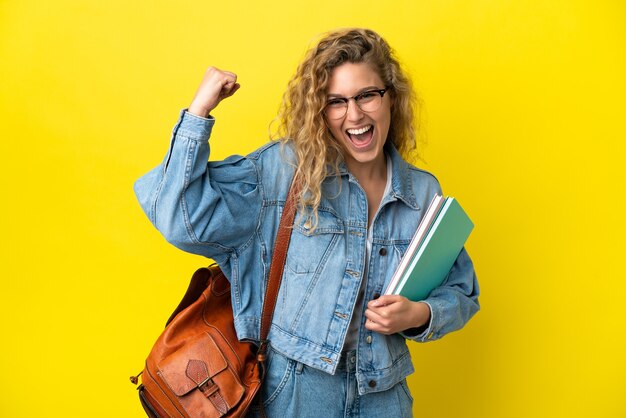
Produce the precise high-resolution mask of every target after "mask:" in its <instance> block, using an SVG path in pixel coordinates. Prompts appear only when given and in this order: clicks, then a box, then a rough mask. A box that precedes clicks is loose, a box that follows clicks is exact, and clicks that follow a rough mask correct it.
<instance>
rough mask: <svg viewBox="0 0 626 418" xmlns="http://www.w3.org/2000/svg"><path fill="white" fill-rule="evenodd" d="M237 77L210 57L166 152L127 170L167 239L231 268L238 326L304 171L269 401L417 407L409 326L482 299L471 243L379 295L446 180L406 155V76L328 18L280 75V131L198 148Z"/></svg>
mask: <svg viewBox="0 0 626 418" xmlns="http://www.w3.org/2000/svg"><path fill="white" fill-rule="evenodd" d="M238 89H239V84H238V83H237V77H236V75H235V74H233V73H231V72H228V71H221V70H219V69H217V68H213V67H211V68H209V69H208V70H207V72H206V74H205V77H204V79H203V80H202V83H201V84H200V87H199V88H198V91H197V93H196V95H195V97H194V99H193V101H192V102H191V105H190V106H189V109H187V110H184V111H183V112H182V113H181V116H180V119H179V121H178V123H177V125H176V127H175V128H174V133H173V139H172V142H171V145H170V148H169V152H168V153H167V155H166V157H165V159H164V161H163V163H162V164H161V165H159V166H158V167H157V168H155V169H154V170H152V171H151V172H149V173H148V174H146V175H145V176H144V177H142V178H141V179H139V180H138V181H137V183H136V185H135V190H136V193H137V196H138V198H139V201H140V203H141V205H142V207H143V209H144V211H145V212H146V214H147V215H148V217H149V218H150V220H151V221H152V223H153V224H154V225H155V226H156V227H157V228H158V229H159V231H161V233H162V234H163V235H164V236H165V238H166V239H167V240H168V241H169V242H171V243H172V244H174V245H175V246H177V247H179V248H181V249H183V250H185V251H189V252H193V253H196V254H201V255H203V256H206V257H209V258H212V259H213V260H215V261H216V262H217V263H218V264H219V265H220V267H221V268H222V270H223V271H224V273H225V275H226V276H227V277H228V278H229V280H230V281H231V290H232V298H233V310H234V315H235V328H236V329H237V334H238V336H239V338H240V339H242V340H252V341H254V340H258V335H259V326H260V321H259V319H260V313H261V309H262V303H263V301H262V298H263V295H264V290H265V281H266V279H267V276H268V271H269V263H270V260H271V258H272V249H273V244H274V239H275V235H276V231H277V228H278V222H279V219H280V216H281V213H282V208H283V207H284V203H285V199H286V196H287V192H288V190H289V187H290V185H291V183H292V180H293V179H294V178H298V179H299V180H300V181H301V183H302V184H303V188H302V192H301V195H300V197H299V209H298V214H297V216H296V220H295V223H294V226H293V231H292V238H291V243H290V246H289V250H288V255H287V262H286V266H285V271H284V276H283V280H282V284H281V289H280V293H279V297H278V302H277V304H276V309H275V312H274V318H273V323H272V326H271V330H270V335H269V339H270V341H271V348H270V350H269V355H268V372H267V375H266V379H265V382H264V385H263V388H262V393H261V395H260V396H261V398H262V401H263V403H264V405H265V411H266V414H267V415H268V416H269V417H274V416H286V417H309V416H311V417H348V416H359V417H369V416H372V417H381V416H384V417H408V416H411V415H412V412H411V409H412V400H413V399H412V397H411V395H410V393H409V390H408V388H407V385H406V381H405V378H406V376H407V375H409V374H410V373H412V372H413V365H412V362H411V358H410V354H409V351H408V348H407V345H406V342H405V341H406V339H412V340H415V341H420V342H425V341H431V340H435V339H438V338H441V337H442V336H443V335H445V334H447V333H449V332H451V331H454V330H457V329H459V328H461V327H463V325H464V324H465V323H466V322H467V321H468V320H469V319H470V318H471V317H472V316H473V315H474V314H475V313H476V312H477V311H478V309H479V305H478V284H477V282H476V276H475V274H474V269H473V266H472V262H471V260H470V258H469V257H468V255H467V253H466V251H465V250H462V251H461V253H460V254H459V256H458V258H457V260H456V262H455V264H454V266H453V267H452V269H451V271H450V273H449V275H448V277H447V279H446V280H445V282H444V283H443V284H442V285H441V286H440V287H438V288H437V289H435V290H434V291H433V292H432V293H431V294H430V296H429V297H428V298H427V299H426V300H423V301H419V302H413V301H410V300H408V299H406V298H404V297H401V296H391V295H383V296H381V293H383V291H384V289H385V287H386V285H387V283H388V282H389V280H390V279H391V276H392V274H393V272H394V270H395V268H396V266H397V265H398V263H399V262H400V259H401V257H402V255H403V253H404V251H405V250H406V248H407V246H408V244H409V242H410V240H411V238H412V236H413V233H414V232H415V230H416V229H417V225H418V223H419V221H420V220H421V218H422V216H423V214H424V212H425V209H426V207H427V205H428V204H429V202H430V200H431V199H432V197H433V195H434V194H435V193H441V190H440V187H439V184H438V182H437V180H436V179H435V178H434V177H433V176H432V175H431V174H429V173H427V172H424V171H422V170H419V169H417V168H415V167H413V166H412V165H410V164H409V163H407V162H406V161H405V160H404V159H403V157H402V155H403V154H404V155H406V154H407V153H408V152H410V151H411V150H413V149H414V148H415V131H414V127H413V122H414V109H413V106H414V103H415V100H414V93H413V91H412V89H411V86H410V83H409V81H408V79H407V76H406V75H405V74H404V73H403V71H402V70H401V68H400V66H399V64H398V61H397V60H396V59H395V58H394V56H393V53H392V51H391V49H390V47H389V45H388V44H387V43H386V42H385V41H384V40H383V39H382V38H381V37H380V36H379V35H378V34H376V33H375V32H373V31H371V30H365V29H349V30H339V31H335V32H332V33H329V34H327V35H326V36H325V37H324V38H323V39H322V40H321V41H320V42H319V43H318V44H317V46H315V47H314V48H312V49H311V50H310V51H309V52H308V54H307V55H306V57H305V59H304V61H303V62H302V63H301V64H300V66H299V68H298V70H297V72H296V74H295V76H294V77H293V79H292V80H291V81H290V83H289V85H288V88H287V91H286V93H285V96H284V100H283V106H282V109H281V112H280V115H279V119H280V121H281V129H282V134H283V136H282V138H281V139H280V140H278V141H272V142H270V143H268V144H267V145H265V146H264V147H262V148H260V149H259V150H257V151H255V152H253V153H252V154H250V155H248V156H246V157H242V156H232V157H230V158H227V159H226V160H224V161H217V162H209V163H207V160H208V158H209V149H210V147H209V142H208V139H209V137H210V134H211V129H212V127H213V124H214V123H215V120H214V119H213V118H212V117H211V116H210V114H211V111H212V110H213V109H215V107H216V106H218V105H219V103H220V102H221V101H222V100H224V99H226V98H228V97H230V96H232V95H233V94H234V93H235V92H236V91H237V90H238ZM212 141H213V140H212ZM251 414H254V413H251Z"/></svg>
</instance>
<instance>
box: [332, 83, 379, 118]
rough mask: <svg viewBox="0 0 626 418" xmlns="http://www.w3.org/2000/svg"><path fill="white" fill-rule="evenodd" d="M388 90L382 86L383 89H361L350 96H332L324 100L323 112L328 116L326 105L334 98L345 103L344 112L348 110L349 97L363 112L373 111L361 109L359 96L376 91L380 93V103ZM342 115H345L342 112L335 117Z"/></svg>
mask: <svg viewBox="0 0 626 418" xmlns="http://www.w3.org/2000/svg"><path fill="white" fill-rule="evenodd" d="M388 90H389V89H388V88H384V89H372V90H366V91H363V92H361V93H359V94H355V95H354V96H352V97H333V98H332V99H330V100H328V101H327V102H326V105H325V106H324V114H325V115H326V116H328V113H327V111H326V109H327V108H328V105H329V104H330V103H331V102H332V101H334V100H339V101H341V102H343V103H344V104H345V105H346V106H345V109H346V112H347V111H348V106H349V103H350V99H352V100H354V103H355V104H356V106H357V107H358V108H359V109H360V110H361V111H362V112H365V113H368V112H374V111H375V110H369V111H368V110H363V109H361V106H360V105H359V99H360V98H361V96H363V95H365V94H370V93H378V94H380V98H381V103H382V98H383V97H385V93H386V92H387V91H388ZM344 116H345V113H344V114H343V115H342V116H340V117H337V118H335V119H340V118H342V117H344Z"/></svg>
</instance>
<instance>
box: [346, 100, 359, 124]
mask: <svg viewBox="0 0 626 418" xmlns="http://www.w3.org/2000/svg"><path fill="white" fill-rule="evenodd" d="M346 117H347V119H348V120H350V121H357V120H359V119H361V118H362V117H363V111H362V110H361V108H360V107H359V106H358V105H357V104H356V101H355V100H354V99H350V100H348V109H347V110H346Z"/></svg>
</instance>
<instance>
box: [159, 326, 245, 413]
mask: <svg viewBox="0 0 626 418" xmlns="http://www.w3.org/2000/svg"><path fill="white" fill-rule="evenodd" d="M158 367H159V371H158V374H159V375H160V376H161V378H162V379H163V381H165V383H166V384H167V385H168V386H169V388H170V389H171V390H172V392H173V393H174V394H175V395H176V396H178V397H179V401H180V403H181V404H182V405H183V407H185V409H187V406H191V405H192V404H193V405H197V404H198V403H202V402H206V401H207V400H208V401H209V402H210V403H211V404H212V405H213V407H214V408H215V410H216V411H215V412H216V415H215V416H222V415H224V414H226V413H227V412H228V411H229V410H230V409H231V408H233V407H234V406H236V405H237V404H238V403H239V401H240V400H241V398H242V396H243V394H244V392H245V389H244V387H243V385H242V384H241V382H240V381H239V378H238V377H237V376H236V375H235V373H233V372H232V370H231V369H230V368H229V367H228V364H227V362H226V358H225V357H224V354H223V353H222V352H221V351H220V349H219V347H218V346H217V344H216V343H215V341H214V340H213V338H212V337H211V335H209V334H208V333H204V334H201V335H200V336H199V337H198V338H197V339H196V341H194V342H193V343H187V344H186V348H185V350H184V353H179V351H175V352H174V353H172V354H171V355H170V356H168V357H167V358H165V359H163V361H161V363H160V364H159V366H158ZM207 406H208V405H207Z"/></svg>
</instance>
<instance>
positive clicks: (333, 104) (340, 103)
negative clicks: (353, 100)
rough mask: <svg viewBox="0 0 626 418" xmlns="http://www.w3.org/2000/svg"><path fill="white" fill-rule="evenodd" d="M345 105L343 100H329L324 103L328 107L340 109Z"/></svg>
mask: <svg viewBox="0 0 626 418" xmlns="http://www.w3.org/2000/svg"><path fill="white" fill-rule="evenodd" d="M345 104H346V101H345V99H330V100H329V101H327V102H326V106H328V107H342V106H344V105H345Z"/></svg>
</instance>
